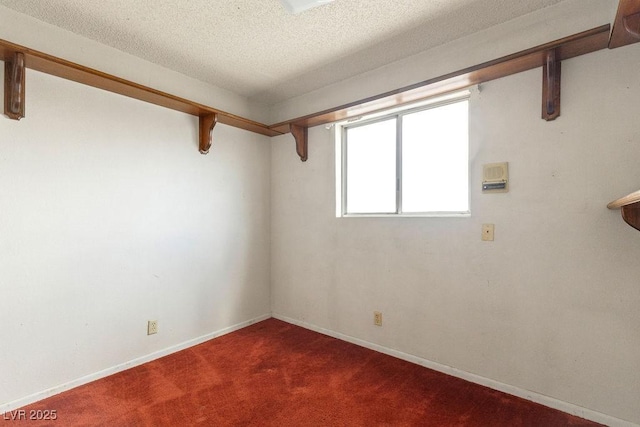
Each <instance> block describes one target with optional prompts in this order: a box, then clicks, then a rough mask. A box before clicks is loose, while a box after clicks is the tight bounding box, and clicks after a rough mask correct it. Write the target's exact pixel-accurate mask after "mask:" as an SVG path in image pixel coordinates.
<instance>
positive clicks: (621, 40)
mask: <svg viewBox="0 0 640 427" xmlns="http://www.w3.org/2000/svg"><path fill="white" fill-rule="evenodd" d="M638 42H640V0H620V1H619V2H618V11H617V13H616V19H615V21H614V23H613V30H612V31H611V38H610V39H609V49H615V48H617V47H622V46H626V45H628V44H632V43H638Z"/></svg>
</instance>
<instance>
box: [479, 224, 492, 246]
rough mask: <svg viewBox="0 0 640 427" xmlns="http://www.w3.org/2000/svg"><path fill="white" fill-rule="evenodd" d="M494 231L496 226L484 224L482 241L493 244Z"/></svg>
mask: <svg viewBox="0 0 640 427" xmlns="http://www.w3.org/2000/svg"><path fill="white" fill-rule="evenodd" d="M494 229H495V226H494V225H493V224H482V240H484V241H487V242H493V231H494Z"/></svg>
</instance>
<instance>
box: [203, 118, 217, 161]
mask: <svg viewBox="0 0 640 427" xmlns="http://www.w3.org/2000/svg"><path fill="white" fill-rule="evenodd" d="M217 123H218V115H217V114H216V113H211V114H206V115H204V116H200V117H199V127H200V153H202V154H207V153H208V152H209V149H210V148H211V144H212V143H213V128H214V127H216V124H217Z"/></svg>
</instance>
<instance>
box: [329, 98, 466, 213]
mask: <svg viewBox="0 0 640 427" xmlns="http://www.w3.org/2000/svg"><path fill="white" fill-rule="evenodd" d="M468 110H469V101H468V93H465V94H463V95H458V96H457V97H448V98H447V99H445V100H443V101H440V102H438V103H434V104H430V105H426V106H421V107H418V108H413V109H408V110H405V111H397V110H396V111H394V112H393V113H391V114H387V115H378V116H377V117H375V118H371V119H366V118H364V119H362V120H359V121H357V122H355V123H347V124H343V125H342V126H341V131H340V133H339V134H340V136H341V150H340V151H339V155H341V156H342V157H341V160H340V170H339V171H338V175H339V180H340V182H341V183H342V184H341V186H339V187H338V189H339V190H340V191H341V193H342V195H341V198H340V200H339V202H340V204H341V205H342V209H341V215H343V216H350V215H353V216H358V215H395V216H397V215H405V216H415V215H425V216H432V215H435V216H437V215H465V214H468V213H469V136H468V134H469V118H468Z"/></svg>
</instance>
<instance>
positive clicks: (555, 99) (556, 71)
mask: <svg viewBox="0 0 640 427" xmlns="http://www.w3.org/2000/svg"><path fill="white" fill-rule="evenodd" d="M559 115H560V61H559V60H558V58H557V53H556V50H555V49H554V50H550V51H548V52H547V54H546V58H545V62H544V65H543V66H542V118H543V119H545V120H546V121H550V120H555V119H556V118H557V117H558V116H559Z"/></svg>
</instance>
